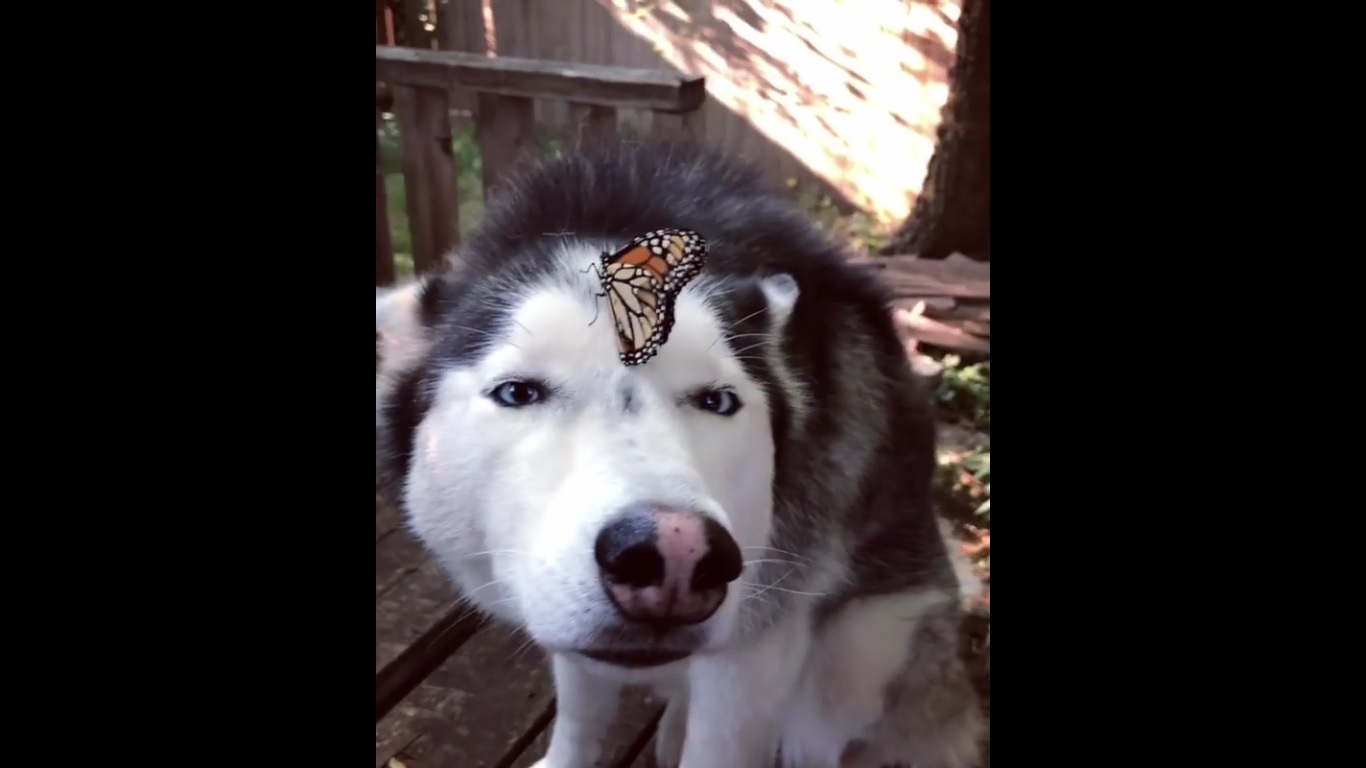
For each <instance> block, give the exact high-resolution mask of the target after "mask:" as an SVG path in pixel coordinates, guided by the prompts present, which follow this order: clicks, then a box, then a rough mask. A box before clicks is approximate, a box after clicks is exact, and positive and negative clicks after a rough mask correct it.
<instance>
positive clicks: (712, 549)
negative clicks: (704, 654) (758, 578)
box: [593, 505, 742, 626]
mask: <svg viewBox="0 0 1366 768" xmlns="http://www.w3.org/2000/svg"><path fill="white" fill-rule="evenodd" d="M593 554H594V556H595V557H596V558H597V561H598V568H599V570H600V571H601V572H602V580H603V584H604V585H605V586H606V587H607V594H608V596H609V597H610V598H611V599H612V602H613V604H614V605H616V607H617V610H618V611H620V612H621V614H622V615H623V616H626V617H627V618H629V619H635V620H638V621H645V622H650V623H652V624H657V625H661V626H672V625H679V624H697V623H699V622H702V621H706V620H707V618H708V617H710V616H711V615H712V614H713V613H715V612H716V609H717V608H719V607H720V606H721V602H722V601H723V600H725V598H726V585H727V584H729V583H730V582H732V581H735V580H736V579H738V578H740V570H741V565H742V563H741V559H740V547H739V545H737V544H736V543H735V539H734V538H732V537H731V535H730V534H729V533H728V532H727V531H726V529H725V528H724V527H722V526H721V524H720V523H718V522H716V520H715V519H713V518H712V517H711V516H709V515H705V514H702V513H700V512H686V511H680V510H676V509H668V508H665V507H659V506H654V505H639V506H634V507H631V508H629V509H627V510H626V512H625V513H624V514H622V515H621V516H619V517H618V518H617V519H615V520H614V521H612V522H611V523H609V524H608V525H607V526H606V527H604V528H603V529H602V530H601V531H599V532H598V538H597V542H596V543H595V545H594V547H593Z"/></svg>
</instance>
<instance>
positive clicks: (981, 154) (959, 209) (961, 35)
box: [882, 0, 991, 261]
mask: <svg viewBox="0 0 1366 768" xmlns="http://www.w3.org/2000/svg"><path fill="white" fill-rule="evenodd" d="M990 6H991V0H967V2H965V3H964V4H963V10H962V11H961V13H960V14H959V17H958V45H957V51H956V54H955V60H954V64H953V69H952V70H951V71H950V73H949V98H948V102H947V103H945V105H944V111H943V114H942V118H941V120H940V123H939V132H938V138H937V143H936V144H935V148H934V155H933V156H932V157H931V158H930V163H929V168H928V169H927V170H926V172H925V183H924V185H923V188H922V189H921V191H920V196H919V197H917V198H916V201H915V207H914V208H912V209H911V213H910V215H909V216H907V217H906V220H905V221H904V222H902V224H901V226H900V227H898V228H897V230H896V233H895V234H894V235H893V236H892V239H891V241H890V242H889V243H888V244H887V246H886V247H885V248H884V249H883V250H882V252H883V253H884V254H899V253H913V254H917V255H919V256H920V257H921V258H923V259H942V258H945V257H947V256H950V255H952V254H954V253H962V254H963V255H965V256H967V257H968V258H971V259H974V260H976V261H990V260H991V16H990Z"/></svg>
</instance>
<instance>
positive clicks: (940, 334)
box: [892, 309, 991, 355]
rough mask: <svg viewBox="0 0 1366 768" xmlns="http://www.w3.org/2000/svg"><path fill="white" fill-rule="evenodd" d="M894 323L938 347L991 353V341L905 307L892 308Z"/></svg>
mask: <svg viewBox="0 0 1366 768" xmlns="http://www.w3.org/2000/svg"><path fill="white" fill-rule="evenodd" d="M892 319H893V323H895V324H896V327H897V330H898V331H899V332H900V333H901V334H902V335H903V336H907V337H910V338H913V339H917V340H919V341H922V342H924V343H926V344H933V345H934V346H936V347H944V348H945V349H951V350H956V351H961V352H974V353H978V354H983V355H988V354H991V342H990V341H989V340H987V339H983V338H979V337H977V336H973V335H972V334H970V333H968V332H967V331H964V330H963V329H961V328H955V327H954V326H952V325H949V324H947V323H941V322H939V321H938V320H932V319H930V318H928V317H925V316H924V315H917V314H915V313H913V312H910V311H907V310H905V309H894V310H892Z"/></svg>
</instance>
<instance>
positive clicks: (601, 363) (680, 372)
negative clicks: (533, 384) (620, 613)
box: [407, 248, 795, 649]
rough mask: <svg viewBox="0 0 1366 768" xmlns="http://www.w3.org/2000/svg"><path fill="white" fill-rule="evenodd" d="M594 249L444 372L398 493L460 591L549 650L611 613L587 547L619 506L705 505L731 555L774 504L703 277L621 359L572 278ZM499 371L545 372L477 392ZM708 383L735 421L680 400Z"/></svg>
mask: <svg viewBox="0 0 1366 768" xmlns="http://www.w3.org/2000/svg"><path fill="white" fill-rule="evenodd" d="M599 252H600V251H598V250H597V249H593V248H576V249H574V250H573V251H572V252H569V253H566V266H565V269H564V276H563V279H562V280H560V281H557V282H554V283H549V284H545V285H542V286H540V287H537V288H533V289H532V290H531V291H530V292H529V293H528V295H526V296H525V297H524V298H523V300H522V302H521V303H520V305H519V306H517V308H516V309H515V310H514V311H513V312H512V314H511V317H512V322H511V323H510V324H509V326H508V329H507V331H506V340H505V341H502V342H500V343H495V344H493V345H492V347H491V348H490V350H489V352H488V354H487V355H486V356H485V357H484V359H482V360H480V361H479V362H477V363H475V364H474V365H472V366H469V367H461V368H454V369H451V370H448V371H446V372H445V373H444V374H443V375H442V376H441V378H440V385H439V388H438V390H437V392H436V395H435V397H434V399H433V404H432V407H431V409H430V411H429V412H428V415H427V417H426V418H425V420H424V421H423V422H422V424H421V425H420V427H419V428H418V431H417V435H416V443H415V450H414V455H413V463H412V469H411V474H410V478H409V485H408V489H407V502H408V508H409V512H410V515H411V524H412V527H413V529H414V530H415V531H416V532H417V533H418V535H419V536H421V537H422V539H423V540H424V541H425V543H426V544H427V545H428V546H429V547H430V548H431V549H432V550H433V551H435V552H436V553H437V554H438V555H439V556H440V557H441V558H442V560H443V561H444V564H445V565H446V566H447V567H448V568H449V569H450V570H451V572H452V573H453V574H454V575H455V576H456V578H457V579H458V580H460V582H461V583H462V586H463V587H464V589H465V592H466V594H467V595H468V596H469V597H470V598H471V599H472V600H473V601H475V602H477V603H479V604H480V605H482V606H484V607H485V608H486V609H488V610H490V611H492V612H494V613H496V614H498V615H500V616H502V617H504V618H505V619H508V620H511V621H513V622H515V623H517V624H520V625H522V626H523V627H525V628H526V629H527V630H528V631H529V632H530V633H531V635H532V636H533V637H534V638H536V640H538V641H539V642H540V643H541V644H542V645H544V646H547V647H549V648H551V649H573V648H583V647H589V646H592V645H593V644H594V643H595V642H596V636H597V635H598V634H599V633H600V632H601V631H602V630H603V629H604V628H609V627H610V626H612V625H613V624H614V623H615V622H616V621H617V619H616V614H615V612H614V610H613V609H612V607H611V606H610V604H609V603H608V602H607V600H606V598H605V596H604V595H603V592H602V589H601V586H600V584H599V581H598V572H597V565H596V563H595V561H594V557H593V545H594V540H595V538H596V536H597V534H598V531H599V530H600V529H601V528H602V527H603V526H604V525H605V524H606V523H607V522H608V521H609V520H610V519H612V518H613V517H614V516H615V515H617V514H618V513H619V512H620V511H621V510H622V509H623V508H624V507H626V506H628V505H631V504H637V503H642V502H648V503H656V504H663V505H669V506H673V507H675V508H679V509H692V510H698V511H702V512H706V513H708V514H711V515H713V516H714V517H715V518H716V519H717V520H718V521H719V522H721V524H722V525H724V526H725V527H726V528H727V529H729V530H730V532H731V534H732V535H733V536H734V537H735V539H736V542H737V543H738V544H739V545H740V547H741V548H742V552H746V551H750V552H752V551H757V550H756V549H748V550H747V549H746V548H758V547H762V546H764V545H766V544H767V542H768V536H769V530H770V520H771V515H772V505H773V499H772V482H773V438H772V432H771V428H770V421H769V411H768V402H767V398H766V397H765V394H764V392H763V391H762V389H761V388H760V386H759V385H758V384H757V383H756V382H755V381H753V380H752V379H751V378H750V377H749V376H747V375H746V373H745V371H744V369H743V368H742V367H741V365H740V363H739V361H738V360H736V359H735V357H734V355H732V353H731V351H730V349H729V347H728V345H727V344H726V343H725V342H724V341H723V340H721V339H722V336H723V335H724V334H725V333H726V332H727V329H726V328H725V327H724V325H723V323H722V321H721V320H720V319H719V318H718V317H717V315H716V313H715V312H714V310H713V309H712V308H711V307H710V306H709V305H708V304H707V302H706V300H705V295H704V293H703V290H704V289H703V288H702V287H701V286H700V285H699V284H693V285H690V286H689V287H688V289H687V290H685V291H684V293H683V294H682V295H681V296H680V297H679V299H678V303H677V305H676V308H677V311H676V317H677V322H676V323H675V325H674V329H673V333H672V335H671V336H670V338H669V341H668V342H667V343H666V344H665V345H664V346H663V348H662V349H661V350H660V352H659V354H658V355H657V356H656V357H655V358H654V359H652V360H650V361H649V362H648V363H646V364H644V365H641V366H633V367H627V366H625V365H623V364H622V363H621V362H620V360H619V359H618V357H617V346H616V336H615V332H614V330H613V324H612V318H611V316H610V313H609V309H608V307H607V303H606V301H605V300H603V299H590V297H591V296H592V294H594V293H597V292H598V291H599V290H600V288H599V287H598V284H597V281H596V278H595V277H594V275H593V273H592V272H591V271H590V272H587V273H583V272H582V270H583V269H584V266H585V265H587V264H589V263H593V262H594V261H595V260H596V258H597V255H598V253H599ZM776 285H777V286H778V288H779V289H783V290H777V291H766V293H767V294H769V295H770V301H772V300H773V299H772V296H777V298H778V300H779V302H780V304H783V305H784V306H779V307H776V308H774V309H777V310H781V312H782V314H783V316H786V312H787V310H790V308H791V301H795V290H793V291H788V292H786V293H785V292H784V290H785V289H786V288H788V287H792V288H794V289H795V284H794V285H793V286H787V285H786V284H785V283H782V282H781V281H779V282H778V283H777V284H776ZM789 294H790V295H789ZM594 302H597V303H598V307H597V312H596V314H597V317H596V320H594V312H595V310H594ZM590 322H592V325H591V326H590ZM508 380H537V381H541V382H544V383H545V384H546V385H548V386H549V389H550V391H549V395H548V397H547V398H546V399H545V400H544V401H543V402H540V403H537V404H533V405H528V406H524V407H521V408H508V407H504V406H500V405H499V404H498V403H497V402H496V401H495V400H494V399H492V398H491V397H490V396H489V394H488V393H489V392H490V391H491V390H492V389H493V388H495V387H496V386H497V385H498V384H500V383H502V382H505V381H508ZM706 387H726V388H729V389H731V391H733V392H734V393H735V395H736V396H738V397H739V399H740V401H741V402H742V403H743V407H742V408H741V409H740V411H739V412H738V413H736V414H734V415H732V416H721V415H718V414H715V413H710V412H705V411H701V410H698V409H697V408H696V407H695V406H694V405H693V404H692V401H691V400H690V398H689V396H690V395H692V394H694V393H696V392H697V391H698V390H700V389H703V388H706ZM628 389H629V390H630V391H631V393H632V400H633V402H634V407H633V408H632V409H629V411H630V412H628V409H625V408H623V398H622V392H623V391H624V390H628ZM740 589H743V587H742V586H741V583H740V582H737V583H736V584H734V585H732V587H731V590H730V594H729V595H728V596H727V599H726V601H725V603H724V604H723V605H722V607H721V608H720V609H719V610H718V611H717V612H716V614H715V615H714V616H713V617H712V618H711V619H709V620H708V622H707V624H706V627H707V643H706V645H707V646H708V647H715V646H716V645H719V644H722V643H724V641H725V639H726V637H727V636H728V635H729V633H730V629H731V627H732V626H733V623H734V621H735V616H736V612H737V609H738V604H739V594H738V592H739V590H740Z"/></svg>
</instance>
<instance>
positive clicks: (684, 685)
mask: <svg viewBox="0 0 1366 768" xmlns="http://www.w3.org/2000/svg"><path fill="white" fill-rule="evenodd" d="M657 690H658V691H659V693H660V695H661V696H663V697H664V698H665V699H667V701H668V705H667V706H665V707H664V716H663V717H662V718H660V720H659V730H658V731H657V732H656V735H655V765H656V766H658V768H678V763H679V761H681V760H682V759H683V737H684V735H685V734H686V733H687V728H688V680H687V678H686V677H684V678H682V679H680V680H678V681H676V682H670V683H668V684H666V685H661V686H658V687H657Z"/></svg>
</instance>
